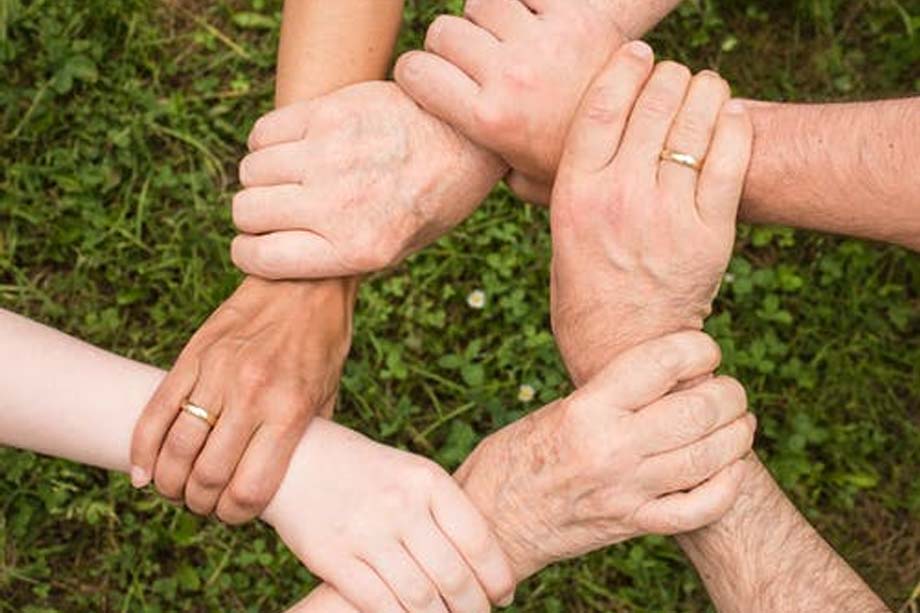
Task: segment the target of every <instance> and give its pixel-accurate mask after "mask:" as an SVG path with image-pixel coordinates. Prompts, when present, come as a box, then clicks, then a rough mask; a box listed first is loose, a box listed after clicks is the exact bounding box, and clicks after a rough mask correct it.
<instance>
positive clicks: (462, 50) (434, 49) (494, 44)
mask: <svg viewBox="0 0 920 613" xmlns="http://www.w3.org/2000/svg"><path fill="white" fill-rule="evenodd" d="M425 50H426V51H429V52H431V53H434V54H436V55H438V56H440V57H442V58H444V59H445V60H447V61H448V62H450V63H451V64H453V65H454V66H456V67H457V68H459V69H460V70H462V71H463V72H465V73H466V74H467V75H469V76H470V78H472V79H473V80H474V81H476V82H477V83H482V81H483V80H484V79H485V78H486V75H487V72H488V70H489V68H490V67H491V66H492V65H493V63H494V61H495V57H496V55H497V54H498V52H499V42H498V39H496V38H495V37H494V36H493V35H492V34H491V33H489V32H488V31H486V30H484V29H482V28H480V27H478V26H477V25H476V24H474V23H473V22H471V21H469V20H467V19H463V18H461V17H454V16H453V15H441V16H440V17H438V18H437V19H435V20H434V22H432V24H431V26H430V27H429V28H428V33H427V34H426V35H425Z"/></svg>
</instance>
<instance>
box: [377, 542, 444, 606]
mask: <svg viewBox="0 0 920 613" xmlns="http://www.w3.org/2000/svg"><path fill="white" fill-rule="evenodd" d="M364 561H365V562H367V563H368V564H369V565H370V566H371V567H372V568H373V569H374V570H375V571H376V572H377V574H378V575H379V576H380V578H381V579H383V581H384V583H386V584H387V586H388V587H389V588H390V591H391V592H393V593H394V594H395V595H396V598H397V600H399V602H400V603H401V604H402V606H403V608H405V609H406V611H409V613H447V609H446V608H445V607H444V603H443V602H442V601H441V597H440V596H439V595H438V591H437V589H436V588H435V586H434V584H433V583H432V581H431V579H430V578H429V577H428V575H426V574H425V573H424V572H423V571H422V569H421V568H419V565H418V564H417V563H416V561H415V560H414V559H413V558H412V556H411V555H410V554H409V552H408V551H406V550H405V549H404V548H403V547H402V546H400V545H394V546H392V547H387V548H384V549H383V550H381V551H376V552H375V553H374V554H372V555H366V556H365V558H364Z"/></svg>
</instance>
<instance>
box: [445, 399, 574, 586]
mask: <svg viewBox="0 0 920 613" xmlns="http://www.w3.org/2000/svg"><path fill="white" fill-rule="evenodd" d="M555 406H556V403H552V404H550V405H548V406H546V407H544V408H543V409H541V410H539V411H537V412H536V413H532V414H530V415H528V416H527V417H525V418H523V419H521V420H518V421H517V422H514V423H513V424H511V425H509V426H506V427H505V428H503V429H501V430H499V431H498V432H495V433H494V434H492V435H490V436H488V437H487V438H486V439H485V440H483V441H482V442H481V443H480V444H479V445H477V446H476V449H474V450H473V452H472V453H471V454H470V455H469V456H468V457H467V459H466V460H465V461H464V463H463V465H462V466H461V467H460V469H459V470H457V472H456V473H455V474H454V478H455V479H456V480H457V482H458V483H459V484H460V486H461V487H462V488H463V490H464V492H465V493H466V495H467V496H468V497H469V499H470V500H471V501H472V502H473V504H474V505H476V507H477V508H478V509H479V511H480V512H481V513H482V514H483V516H484V517H485V518H486V520H487V521H488V522H489V525H490V526H491V528H492V531H493V533H494V534H495V536H496V538H497V539H498V543H499V546H500V547H501V549H502V551H503V552H504V553H505V556H506V558H507V560H508V562H509V564H510V566H511V570H512V573H513V575H514V579H515V582H517V583H520V582H521V581H524V580H525V579H527V578H528V577H530V576H532V575H534V574H535V573H537V572H538V571H540V570H541V569H542V568H544V567H545V566H547V565H549V564H551V563H552V562H553V561H555V560H557V559H559V556H558V555H554V553H553V552H552V551H548V550H545V549H544V546H545V545H547V543H548V539H549V538H550V537H551V536H553V532H554V528H553V527H552V525H551V523H550V522H547V521H546V520H545V519H544V518H541V517H540V516H539V513H537V512H536V511H535V510H534V509H533V505H532V503H531V502H530V501H529V500H528V499H527V496H526V494H525V495H522V494H521V490H527V489H528V487H527V486H526V485H525V486H523V487H522V484H521V483H520V482H518V480H517V479H515V478H514V476H513V475H512V473H513V472H514V471H511V472H509V470H508V467H509V466H511V465H512V464H514V463H515V462H521V461H522V458H521V457H520V453H521V450H531V451H532V452H533V454H534V455H533V457H532V458H531V459H529V460H526V462H528V463H532V464H534V465H538V464H539V463H541V462H543V461H544V460H543V459H541V455H540V454H541V453H542V452H543V451H545V450H546V449H547V448H549V447H551V446H552V444H551V442H550V441H548V440H547V439H546V435H547V433H555V432H558V431H559V430H560V428H561V427H562V425H561V423H560V422H559V421H558V419H559V418H560V416H561V415H562V414H563V412H561V411H557V410H554V407H555ZM547 420H548V421H547ZM512 453H514V454H515V455H514V456H511V455H510V454H512ZM534 470H537V471H538V469H534ZM515 474H517V473H515ZM534 477H536V475H534Z"/></svg>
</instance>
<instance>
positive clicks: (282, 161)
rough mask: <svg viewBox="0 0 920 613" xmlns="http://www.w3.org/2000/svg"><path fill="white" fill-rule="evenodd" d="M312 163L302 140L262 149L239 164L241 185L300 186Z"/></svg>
mask: <svg viewBox="0 0 920 613" xmlns="http://www.w3.org/2000/svg"><path fill="white" fill-rule="evenodd" d="M314 164H315V160H314V156H313V153H312V150H311V148H310V146H309V145H308V144H307V142H306V141H304V140H299V141H296V142H291V143H281V144H278V145H272V146H271V147H264V148H261V149H258V150H257V151H253V152H252V153H250V154H249V155H247V156H246V157H244V158H243V161H242V162H240V183H241V184H242V185H243V187H269V186H272V185H278V184H283V183H302V182H305V181H307V180H308V176H309V174H310V173H309V169H310V168H311V165H314Z"/></svg>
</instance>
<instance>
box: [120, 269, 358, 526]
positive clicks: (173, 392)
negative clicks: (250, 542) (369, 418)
mask: <svg viewBox="0 0 920 613" xmlns="http://www.w3.org/2000/svg"><path fill="white" fill-rule="evenodd" d="M355 291H356V286H355V283H354V282H351V281H338V280H336V281H327V282H323V283H309V284H307V283H277V282H269V281H262V280H260V279H254V278H249V279H246V280H245V281H244V282H243V284H242V285H241V286H240V287H239V289H237V291H236V292H235V293H234V294H233V296H231V297H230V298H229V299H228V300H227V301H226V302H224V304H223V305H221V307H220V308H218V309H217V311H215V312H214V314H213V315H212V316H211V317H210V318H209V319H208V320H207V321H206V322H205V323H204V325H203V326H202V327H201V328H200V329H199V330H198V332H196V333H195V335H194V336H193V337H192V339H191V341H189V344H188V345H187V346H186V347H185V349H184V350H183V351H182V354H181V355H180V356H179V359H178V360H177V361H176V364H175V366H173V369H172V370H171V371H170V373H169V375H167V377H166V378H165V379H164V380H163V382H162V383H161V384H160V386H159V388H158V389H157V391H156V393H155V394H154V396H153V397H152V398H151V400H150V402H149V403H148V404H147V406H146V407H145V409H144V412H143V414H142V415H141V418H140V419H139V420H138V423H137V425H136V427H135V430H134V438H133V441H132V448H131V462H132V465H133V467H134V468H133V469H132V481H133V482H134V484H135V485H136V486H138V487H143V486H144V485H146V484H147V483H149V481H150V479H151V477H153V479H154V481H155V483H156V486H157V489H158V490H159V491H160V493H162V494H163V495H164V496H166V497H167V498H170V499H173V500H180V499H182V498H184V499H185V502H186V504H187V505H188V507H189V509H191V510H192V511H194V512H195V513H199V514H201V515H207V514H210V513H212V512H214V511H215V510H216V512H217V516H218V517H219V518H220V519H222V520H223V521H225V522H227V523H230V524H237V523H241V522H245V521H248V520H250V519H252V518H253V517H255V516H256V515H258V514H259V512H260V511H262V509H263V508H264V507H265V505H266V504H267V503H268V501H269V500H270V499H271V497H272V495H273V494H274V493H275V490H276V489H277V487H278V484H279V483H280V482H281V479H282V477H283V476H284V472H285V470H286V469H287V465H288V461H289V460H290V457H291V454H292V453H293V451H294V448H295V446H296V445H297V443H298V441H299V440H300V438H301V436H302V435H303V433H304V430H305V429H306V427H307V425H308V424H309V423H310V420H311V419H312V418H313V416H314V414H316V413H317V412H319V413H322V414H330V413H331V411H332V408H333V404H334V402H335V394H336V390H337V388H338V382H339V376H340V373H341V369H342V364H343V362H344V361H345V357H346V355H347V353H348V349H349V345H350V342H351V317H352V309H353V303H354V294H355ZM186 399H188V400H189V401H190V402H191V403H193V404H195V405H198V406H200V407H202V408H204V409H206V410H207V411H209V412H210V413H211V414H213V415H215V416H217V418H218V419H217V423H216V425H215V426H214V429H213V430H211V429H210V428H209V426H208V425H207V424H206V423H205V422H204V421H202V420H201V419H198V418H196V417H193V416H191V415H189V414H187V413H185V412H183V411H181V410H180V406H181V405H182V403H183V402H184V401H185V400H186Z"/></svg>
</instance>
